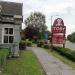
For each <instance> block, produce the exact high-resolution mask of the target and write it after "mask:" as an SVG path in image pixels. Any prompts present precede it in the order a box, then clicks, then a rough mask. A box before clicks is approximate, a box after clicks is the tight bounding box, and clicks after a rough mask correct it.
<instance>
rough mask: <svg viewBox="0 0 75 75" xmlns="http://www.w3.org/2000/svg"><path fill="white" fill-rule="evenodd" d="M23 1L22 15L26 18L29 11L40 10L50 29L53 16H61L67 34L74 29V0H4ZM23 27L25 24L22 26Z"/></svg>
mask: <svg viewBox="0 0 75 75" xmlns="http://www.w3.org/2000/svg"><path fill="white" fill-rule="evenodd" d="M4 1H13V2H22V3H23V16H24V19H25V18H27V17H28V16H29V15H30V14H31V12H35V11H40V12H42V13H43V14H45V15H46V25H47V26H48V30H51V16H52V22H53V21H54V19H55V18H58V17H60V18H62V19H63V20H64V23H65V25H66V27H67V34H70V33H72V32H74V31H75V0H4ZM22 27H23V28H24V27H25V25H23V26H22Z"/></svg>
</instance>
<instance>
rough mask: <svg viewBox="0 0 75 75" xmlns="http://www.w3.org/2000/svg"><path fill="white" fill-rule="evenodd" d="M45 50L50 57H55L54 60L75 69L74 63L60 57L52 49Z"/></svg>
mask: <svg viewBox="0 0 75 75" xmlns="http://www.w3.org/2000/svg"><path fill="white" fill-rule="evenodd" d="M46 50H47V51H48V53H50V54H51V55H53V56H55V57H56V58H58V59H60V60H61V61H62V62H64V63H65V64H67V65H68V66H70V67H72V69H75V62H73V61H71V60H69V59H67V58H66V57H64V56H62V55H60V54H59V53H58V52H56V51H53V50H52V49H46Z"/></svg>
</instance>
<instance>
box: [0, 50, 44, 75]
mask: <svg viewBox="0 0 75 75" xmlns="http://www.w3.org/2000/svg"><path fill="white" fill-rule="evenodd" d="M7 62H8V63H7V66H6V69H5V71H4V73H2V74H0V75H43V74H42V73H43V70H42V68H41V66H40V64H39V62H38V60H37V58H36V56H35V55H34V54H33V53H32V52H31V51H21V54H20V57H19V58H17V59H12V60H8V61H7Z"/></svg>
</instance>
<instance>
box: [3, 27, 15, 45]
mask: <svg viewBox="0 0 75 75" xmlns="http://www.w3.org/2000/svg"><path fill="white" fill-rule="evenodd" d="M5 28H8V34H5ZM9 28H12V29H13V34H9ZM4 36H8V43H4ZM9 36H13V43H14V28H13V27H4V28H2V44H13V43H9Z"/></svg>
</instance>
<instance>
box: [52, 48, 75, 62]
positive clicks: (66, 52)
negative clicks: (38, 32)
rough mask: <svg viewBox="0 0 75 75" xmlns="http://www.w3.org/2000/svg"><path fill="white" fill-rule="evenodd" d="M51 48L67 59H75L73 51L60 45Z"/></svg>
mask: <svg viewBox="0 0 75 75" xmlns="http://www.w3.org/2000/svg"><path fill="white" fill-rule="evenodd" d="M52 49H53V50H55V51H57V52H58V53H59V54H61V55H63V56H65V57H67V58H68V59H70V60H72V61H75V51H72V50H70V49H68V48H62V47H52Z"/></svg>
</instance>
